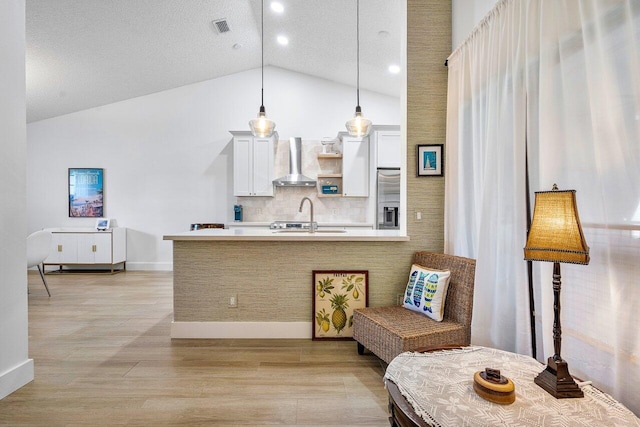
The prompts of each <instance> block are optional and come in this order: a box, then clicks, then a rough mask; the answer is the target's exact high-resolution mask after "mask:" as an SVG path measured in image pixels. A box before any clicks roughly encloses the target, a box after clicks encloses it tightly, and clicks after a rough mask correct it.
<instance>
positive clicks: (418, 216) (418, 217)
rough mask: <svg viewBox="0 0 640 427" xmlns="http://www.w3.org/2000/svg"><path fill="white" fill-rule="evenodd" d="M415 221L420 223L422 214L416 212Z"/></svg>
mask: <svg viewBox="0 0 640 427" xmlns="http://www.w3.org/2000/svg"><path fill="white" fill-rule="evenodd" d="M416 220H418V221H422V212H416Z"/></svg>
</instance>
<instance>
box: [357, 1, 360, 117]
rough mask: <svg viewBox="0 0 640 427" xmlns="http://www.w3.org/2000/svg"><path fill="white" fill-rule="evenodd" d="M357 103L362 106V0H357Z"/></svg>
mask: <svg viewBox="0 0 640 427" xmlns="http://www.w3.org/2000/svg"><path fill="white" fill-rule="evenodd" d="M356 45H357V49H356V51H357V53H356V62H357V65H356V69H357V73H356V98H357V103H356V105H357V106H358V107H360V0H356Z"/></svg>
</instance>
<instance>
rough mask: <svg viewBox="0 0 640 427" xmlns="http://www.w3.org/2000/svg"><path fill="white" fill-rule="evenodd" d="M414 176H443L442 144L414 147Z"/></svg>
mask: <svg viewBox="0 0 640 427" xmlns="http://www.w3.org/2000/svg"><path fill="white" fill-rule="evenodd" d="M416 176H418V177H423V176H444V144H421V145H418V146H417V147H416Z"/></svg>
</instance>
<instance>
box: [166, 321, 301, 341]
mask: <svg viewBox="0 0 640 427" xmlns="http://www.w3.org/2000/svg"><path fill="white" fill-rule="evenodd" d="M312 327H313V324H312V322H172V323H171V338H311V328H312Z"/></svg>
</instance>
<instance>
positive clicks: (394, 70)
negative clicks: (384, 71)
mask: <svg viewBox="0 0 640 427" xmlns="http://www.w3.org/2000/svg"><path fill="white" fill-rule="evenodd" d="M389 72H390V73H391V74H398V73H399V72H400V67H399V66H398V65H396V64H392V65H389Z"/></svg>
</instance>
